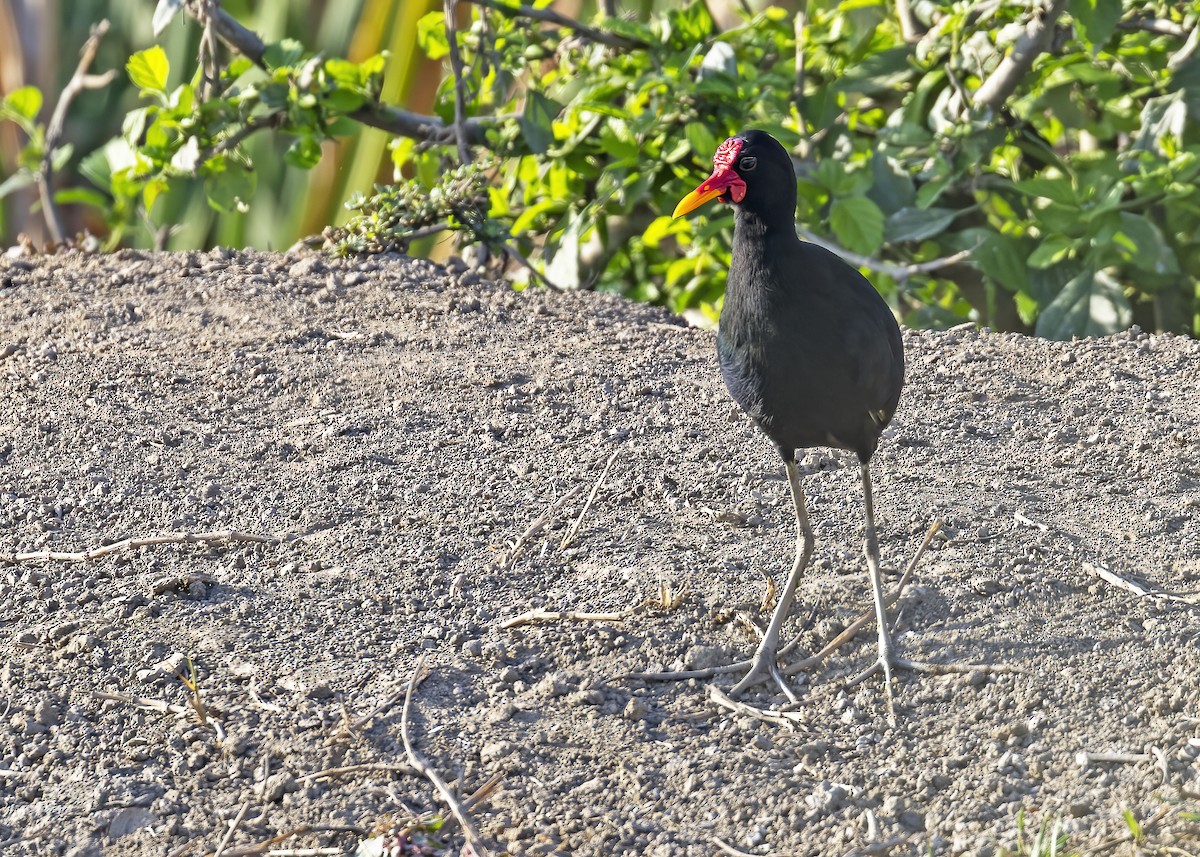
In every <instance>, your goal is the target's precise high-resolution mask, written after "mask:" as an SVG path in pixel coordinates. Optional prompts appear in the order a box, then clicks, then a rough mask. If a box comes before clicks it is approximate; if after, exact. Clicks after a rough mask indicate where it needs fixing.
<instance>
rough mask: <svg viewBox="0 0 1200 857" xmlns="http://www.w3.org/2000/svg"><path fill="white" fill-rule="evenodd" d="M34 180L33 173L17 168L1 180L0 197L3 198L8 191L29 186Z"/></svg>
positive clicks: (14, 191) (13, 191)
mask: <svg viewBox="0 0 1200 857" xmlns="http://www.w3.org/2000/svg"><path fill="white" fill-rule="evenodd" d="M34 181H35V180H34V177H33V173H31V172H30V171H29V170H18V171H17V172H15V173H13V174H12V175H11V176H9V177H8V178H6V179H5V180H4V181H3V182H0V199H4V197H6V196H8V195H9V194H10V193H16V192H17V191H19V190H21V189H22V188H27V187H29V186H30V185H32V184H33V183H34Z"/></svg>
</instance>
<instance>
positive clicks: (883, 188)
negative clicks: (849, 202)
mask: <svg viewBox="0 0 1200 857" xmlns="http://www.w3.org/2000/svg"><path fill="white" fill-rule="evenodd" d="M871 179H872V182H873V183H872V185H871V189H870V190H869V191H867V196H868V197H869V198H870V199H871V201H872V202H874V203H875V204H876V205H878V206H879V207H880V208H881V209H883V210H884V211H885V212H887V213H888V214H892V213H893V212H896V211H899V210H900V209H902V208H906V207H908V206H910V205H912V204H913V203H914V202H915V201H916V198H917V191H916V188H915V186H914V185H913V180H912V176H910V175H909V174H908V172H907V171H906V170H905V169H904V167H902V166H901V165H900V162H899V161H897V160H896V159H895V158H889V157H888V156H887V155H885V154H884V153H883V152H876V153H875V154H874V155H872V156H871Z"/></svg>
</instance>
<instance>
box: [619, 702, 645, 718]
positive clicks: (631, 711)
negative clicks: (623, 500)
mask: <svg viewBox="0 0 1200 857" xmlns="http://www.w3.org/2000/svg"><path fill="white" fill-rule="evenodd" d="M647 710H648V706H647V705H646V701H645V700H643V699H642V698H641V697H637V696H635V697H633V698H632V699H630V700H629V702H627V703H625V708H624V709H623V710H622V711H621V716H622V717H624V718H625V719H626V720H634V721H637V720H645V719H646V712H647Z"/></svg>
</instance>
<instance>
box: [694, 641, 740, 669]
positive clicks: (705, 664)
mask: <svg viewBox="0 0 1200 857" xmlns="http://www.w3.org/2000/svg"><path fill="white" fill-rule="evenodd" d="M727 663H729V653H728V652H727V651H725V649H724V648H723V647H721V646H692V647H691V648H690V649H688V650H687V654H685V655H684V656H683V664H684V666H685V667H686V668H687V669H689V670H706V669H711V668H712V667H719V666H722V665H723V664H727Z"/></svg>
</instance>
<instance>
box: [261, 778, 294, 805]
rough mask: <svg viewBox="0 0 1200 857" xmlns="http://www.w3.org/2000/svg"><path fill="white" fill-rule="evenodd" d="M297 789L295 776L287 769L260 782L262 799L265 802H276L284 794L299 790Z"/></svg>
mask: <svg viewBox="0 0 1200 857" xmlns="http://www.w3.org/2000/svg"><path fill="white" fill-rule="evenodd" d="M299 789H300V786H299V784H298V783H297V782H296V778H295V777H293V776H292V775H291V774H290V773H288V772H287V771H280V772H279V773H278V774H272V775H271V776H269V777H267V780H266V782H264V783H263V784H262V787H261V792H262V799H263V801H265V802H266V803H278V802H279V801H280V800H282V799H283V796H284V795H285V794H288V793H290V792H294V791H299Z"/></svg>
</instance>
